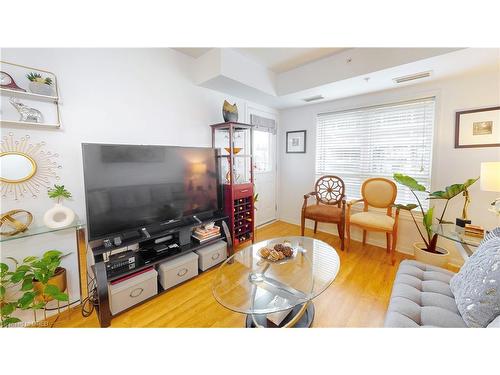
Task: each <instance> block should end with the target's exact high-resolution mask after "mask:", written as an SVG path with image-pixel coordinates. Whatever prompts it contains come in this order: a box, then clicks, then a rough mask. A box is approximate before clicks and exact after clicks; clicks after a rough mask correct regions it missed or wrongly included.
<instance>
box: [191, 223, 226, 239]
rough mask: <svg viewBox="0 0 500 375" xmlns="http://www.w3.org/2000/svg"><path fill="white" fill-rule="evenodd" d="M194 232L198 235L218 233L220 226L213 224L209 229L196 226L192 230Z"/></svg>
mask: <svg viewBox="0 0 500 375" xmlns="http://www.w3.org/2000/svg"><path fill="white" fill-rule="evenodd" d="M193 233H194V234H196V235H198V236H202V237H203V236H210V235H212V234H215V233H220V227H218V226H216V225H214V227H213V228H211V229H205V228H202V227H198V228H196V229H195V230H194V232H193Z"/></svg>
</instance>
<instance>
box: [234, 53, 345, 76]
mask: <svg viewBox="0 0 500 375" xmlns="http://www.w3.org/2000/svg"><path fill="white" fill-rule="evenodd" d="M345 49H347V48H236V50H237V51H239V52H241V53H242V54H244V55H245V56H248V57H249V58H251V59H252V60H254V61H256V62H257V63H259V64H261V65H263V66H265V67H266V68H268V69H270V70H272V71H273V72H275V73H283V72H286V71H289V70H292V69H295V68H297V67H299V66H302V65H305V64H308V63H310V62H313V61H316V60H319V59H321V58H323V57H326V56H330V55H333V54H335V53H339V52H341V51H343V50H345Z"/></svg>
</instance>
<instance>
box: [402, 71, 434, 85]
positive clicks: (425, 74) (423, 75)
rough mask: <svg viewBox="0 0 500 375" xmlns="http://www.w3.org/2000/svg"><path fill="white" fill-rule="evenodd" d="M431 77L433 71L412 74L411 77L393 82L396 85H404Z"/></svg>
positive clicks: (404, 77) (403, 77)
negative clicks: (404, 83)
mask: <svg viewBox="0 0 500 375" xmlns="http://www.w3.org/2000/svg"><path fill="white" fill-rule="evenodd" d="M430 76H431V71H428V72H421V73H416V74H411V75H409V76H402V77H397V78H394V79H393V81H394V82H396V83H403V82H408V81H414V80H416V79H422V78H427V77H430Z"/></svg>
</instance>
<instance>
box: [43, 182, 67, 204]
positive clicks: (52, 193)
mask: <svg viewBox="0 0 500 375" xmlns="http://www.w3.org/2000/svg"><path fill="white" fill-rule="evenodd" d="M47 193H48V195H49V198H55V199H57V203H61V200H62V199H63V198H65V199H69V198H71V193H70V192H69V191H68V190H66V188H65V187H64V185H54V187H53V188H51V189H49V190H48V192H47Z"/></svg>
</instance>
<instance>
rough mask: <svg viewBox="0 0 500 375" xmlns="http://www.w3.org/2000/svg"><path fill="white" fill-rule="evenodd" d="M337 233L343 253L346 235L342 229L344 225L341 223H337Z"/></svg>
mask: <svg viewBox="0 0 500 375" xmlns="http://www.w3.org/2000/svg"><path fill="white" fill-rule="evenodd" d="M337 232H338V234H339V238H340V249H341V250H342V251H344V233H343V229H342V224H341V223H337Z"/></svg>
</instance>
